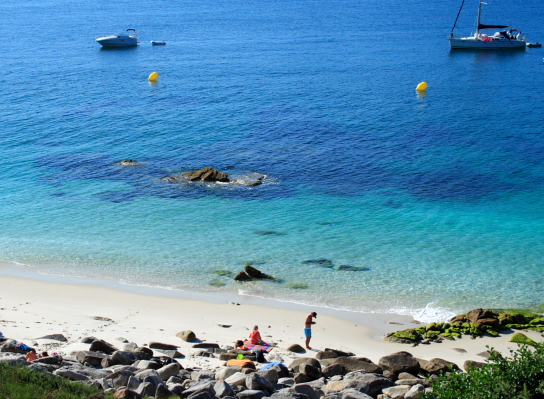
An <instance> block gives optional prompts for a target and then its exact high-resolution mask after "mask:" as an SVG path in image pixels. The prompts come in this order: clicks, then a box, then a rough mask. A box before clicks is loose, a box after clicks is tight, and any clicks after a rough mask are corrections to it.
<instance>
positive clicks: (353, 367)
mask: <svg viewBox="0 0 544 399" xmlns="http://www.w3.org/2000/svg"><path fill="white" fill-rule="evenodd" d="M333 364H340V365H341V366H342V368H343V372H344V373H349V372H352V371H357V370H364V371H366V372H367V373H377V374H381V373H382V371H383V370H382V368H381V367H380V366H378V365H377V364H374V363H372V362H371V361H366V360H362V359H356V358H352V357H344V356H341V357H337V358H336V359H334V360H333Z"/></svg>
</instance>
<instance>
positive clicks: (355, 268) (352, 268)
mask: <svg viewBox="0 0 544 399" xmlns="http://www.w3.org/2000/svg"><path fill="white" fill-rule="evenodd" d="M336 270H340V271H345V272H367V271H369V270H370V269H369V268H368V267H360V266H351V265H340V266H338V269H336Z"/></svg>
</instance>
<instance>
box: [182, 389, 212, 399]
mask: <svg viewBox="0 0 544 399" xmlns="http://www.w3.org/2000/svg"><path fill="white" fill-rule="evenodd" d="M213 398H214V396H213V395H212V394H211V393H209V392H208V391H201V392H195V393H193V394H191V395H189V396H187V399H213Z"/></svg>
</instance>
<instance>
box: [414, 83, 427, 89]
mask: <svg viewBox="0 0 544 399" xmlns="http://www.w3.org/2000/svg"><path fill="white" fill-rule="evenodd" d="M427 87H429V85H428V84H427V82H421V83H420V84H418V85H417V87H416V90H417V91H423V90H427Z"/></svg>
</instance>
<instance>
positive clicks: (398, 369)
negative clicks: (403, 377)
mask: <svg viewBox="0 0 544 399" xmlns="http://www.w3.org/2000/svg"><path fill="white" fill-rule="evenodd" d="M378 365H379V366H380V367H381V368H382V370H389V371H392V372H393V373H395V374H396V375H398V374H399V373H402V372H406V373H411V374H417V373H418V372H419V369H420V365H419V362H418V361H417V359H416V358H415V357H413V356H412V354H411V353H408V352H404V351H402V352H395V353H393V354H391V355H389V356H383V357H381V358H380V360H379V362H378Z"/></svg>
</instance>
